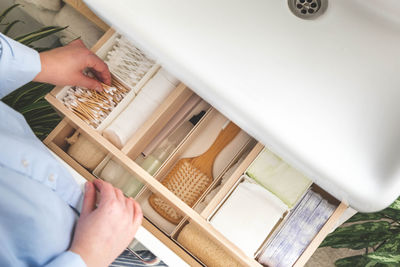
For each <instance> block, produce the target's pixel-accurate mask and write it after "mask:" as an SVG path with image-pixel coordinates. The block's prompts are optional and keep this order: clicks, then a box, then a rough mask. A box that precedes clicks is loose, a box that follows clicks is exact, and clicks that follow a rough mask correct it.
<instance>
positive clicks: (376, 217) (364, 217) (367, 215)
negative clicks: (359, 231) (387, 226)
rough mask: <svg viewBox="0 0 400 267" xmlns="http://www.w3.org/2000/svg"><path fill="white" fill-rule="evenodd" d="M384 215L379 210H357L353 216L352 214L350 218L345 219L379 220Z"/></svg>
mask: <svg viewBox="0 0 400 267" xmlns="http://www.w3.org/2000/svg"><path fill="white" fill-rule="evenodd" d="M384 217H385V215H384V214H382V213H380V212H375V213H361V212H358V213H356V214H355V215H354V216H352V217H351V218H350V219H348V220H347V221H346V223H350V222H360V221H375V220H380V219H382V218H384Z"/></svg>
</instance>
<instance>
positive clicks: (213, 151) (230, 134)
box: [192, 122, 240, 171]
mask: <svg viewBox="0 0 400 267" xmlns="http://www.w3.org/2000/svg"><path fill="white" fill-rule="evenodd" d="M239 132H240V128H239V127H238V126H237V125H236V124H234V123H233V122H229V124H228V125H227V126H226V127H225V129H223V130H222V131H221V132H220V133H219V135H218V136H217V139H215V141H214V143H213V144H212V145H211V146H210V148H209V149H208V150H207V151H206V152H204V153H203V154H202V155H200V156H198V157H196V158H193V159H192V164H193V165H195V166H196V167H198V168H199V167H200V166H204V167H209V169H212V166H213V164H214V160H215V158H216V157H217V156H218V154H219V153H220V152H221V151H222V150H223V149H224V148H225V147H226V146H227V145H228V144H229V143H230V142H231V141H232V140H233V139H234V138H235V137H236V135H237V134H238V133H239ZM201 169H202V168H201ZM203 171H205V170H203Z"/></svg>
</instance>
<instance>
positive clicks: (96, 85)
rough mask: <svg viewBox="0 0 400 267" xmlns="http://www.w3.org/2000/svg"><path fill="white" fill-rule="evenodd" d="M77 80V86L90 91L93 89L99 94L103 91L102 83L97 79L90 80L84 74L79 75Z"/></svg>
mask: <svg viewBox="0 0 400 267" xmlns="http://www.w3.org/2000/svg"><path fill="white" fill-rule="evenodd" d="M76 80H77V84H76V85H77V86H82V87H85V88H89V89H93V90H96V91H98V92H101V91H102V90H103V86H102V85H101V83H100V82H99V81H97V80H96V79H93V78H90V77H88V76H86V75H84V74H83V73H78V78H77V79H76Z"/></svg>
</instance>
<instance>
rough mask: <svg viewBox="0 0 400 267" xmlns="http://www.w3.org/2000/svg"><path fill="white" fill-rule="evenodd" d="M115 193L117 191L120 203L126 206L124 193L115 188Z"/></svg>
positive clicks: (116, 194)
mask: <svg viewBox="0 0 400 267" xmlns="http://www.w3.org/2000/svg"><path fill="white" fill-rule="evenodd" d="M114 191H115V196H116V197H117V199H118V201H119V202H121V203H123V204H124V205H125V196H124V193H122V191H121V189H118V188H114Z"/></svg>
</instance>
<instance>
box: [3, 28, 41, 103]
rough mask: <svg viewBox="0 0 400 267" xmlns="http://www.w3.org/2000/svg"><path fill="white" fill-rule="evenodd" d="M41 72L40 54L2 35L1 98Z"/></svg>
mask: <svg viewBox="0 0 400 267" xmlns="http://www.w3.org/2000/svg"><path fill="white" fill-rule="evenodd" d="M40 71H41V64H40V57H39V53H38V52H36V51H35V50H33V49H32V48H29V47H27V46H25V45H22V44H20V43H18V42H16V41H14V40H12V39H10V38H8V37H7V36H5V35H3V34H2V33H0V98H2V97H4V96H6V95H8V94H9V93H11V92H12V91H13V90H15V89H17V88H18V87H20V86H22V85H24V84H26V83H28V82H30V81H31V80H32V79H33V78H34V77H35V76H36V75H37V74H38V73H39V72H40Z"/></svg>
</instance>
